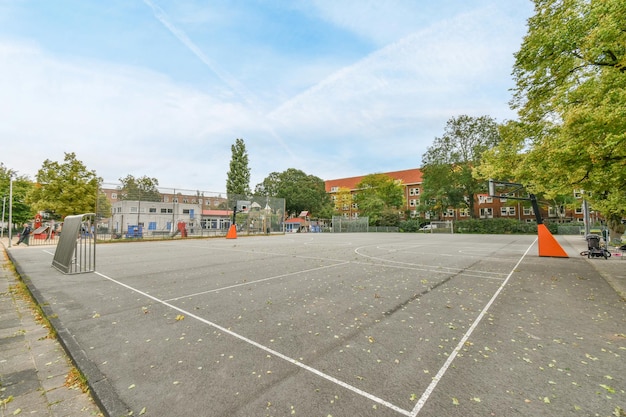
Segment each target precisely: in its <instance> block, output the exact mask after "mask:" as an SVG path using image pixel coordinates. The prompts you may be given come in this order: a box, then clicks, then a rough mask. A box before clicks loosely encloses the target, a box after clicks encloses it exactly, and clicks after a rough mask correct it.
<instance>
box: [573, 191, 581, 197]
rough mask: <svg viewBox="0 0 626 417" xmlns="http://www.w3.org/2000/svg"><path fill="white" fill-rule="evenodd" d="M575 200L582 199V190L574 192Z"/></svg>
mask: <svg viewBox="0 0 626 417" xmlns="http://www.w3.org/2000/svg"><path fill="white" fill-rule="evenodd" d="M574 197H575V198H583V190H574Z"/></svg>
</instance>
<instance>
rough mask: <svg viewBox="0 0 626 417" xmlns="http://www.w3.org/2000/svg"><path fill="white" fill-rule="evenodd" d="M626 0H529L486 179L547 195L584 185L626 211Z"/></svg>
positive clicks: (596, 201) (603, 204)
mask: <svg viewBox="0 0 626 417" xmlns="http://www.w3.org/2000/svg"><path fill="white" fill-rule="evenodd" d="M624 22H626V3H625V2H624V1H623V0H604V1H587V0H535V15H534V16H533V17H531V18H530V19H529V21H528V33H527V35H526V37H525V38H524V41H523V43H522V45H521V47H520V50H519V51H518V52H517V53H516V54H515V65H514V68H513V76H514V78H515V82H516V87H515V89H514V96H513V100H512V103H511V104H512V107H513V108H514V109H516V110H517V111H518V115H519V121H517V122H509V124H508V126H506V128H505V129H504V130H503V132H502V133H503V137H504V139H503V142H502V143H501V145H500V146H499V147H497V148H496V149H493V150H491V151H489V152H487V154H486V155H485V157H484V162H485V164H484V167H481V168H480V175H481V176H482V177H483V178H486V177H488V176H491V177H494V178H504V176H505V175H507V177H506V178H511V179H514V180H515V182H519V183H522V184H525V185H527V186H528V188H529V189H530V190H531V191H532V192H535V193H544V194H545V195H546V196H547V197H548V198H551V197H552V196H554V195H557V194H571V193H572V191H573V190H574V189H579V190H584V193H585V196H586V198H587V199H588V200H589V201H590V202H591V204H592V205H593V208H594V209H595V210H598V211H600V212H602V213H603V214H604V216H605V217H606V218H607V220H609V221H610V222H611V224H619V219H621V218H622V217H623V216H624V215H626V24H625V23H624Z"/></svg>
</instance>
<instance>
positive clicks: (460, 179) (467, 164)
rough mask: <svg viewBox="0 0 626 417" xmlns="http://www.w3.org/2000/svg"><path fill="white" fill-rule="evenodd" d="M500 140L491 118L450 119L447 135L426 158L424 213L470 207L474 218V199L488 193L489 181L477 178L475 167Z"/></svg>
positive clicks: (466, 117)
mask: <svg viewBox="0 0 626 417" xmlns="http://www.w3.org/2000/svg"><path fill="white" fill-rule="evenodd" d="M499 141H500V135H499V133H498V125H497V123H496V122H495V121H494V120H493V119H492V118H490V117H488V116H481V117H470V116H466V115H462V116H459V117H456V118H452V119H450V120H448V122H447V124H446V127H445V132H444V135H443V136H442V137H441V138H435V142H434V144H433V146H431V147H429V148H428V150H427V152H426V153H425V154H424V155H423V156H422V178H423V183H422V188H423V191H422V195H421V202H422V204H421V205H420V210H421V211H429V212H432V213H433V214H435V213H439V214H440V213H441V212H443V211H444V210H446V209H448V208H468V209H469V213H470V215H471V216H473V215H474V196H475V195H476V194H477V193H480V192H484V191H486V185H485V182H484V181H482V180H480V179H476V178H474V176H473V171H474V167H476V166H477V165H478V164H479V163H480V159H481V156H482V154H483V152H485V151H486V150H488V149H491V148H493V147H495V146H496V145H497V144H498V143H499Z"/></svg>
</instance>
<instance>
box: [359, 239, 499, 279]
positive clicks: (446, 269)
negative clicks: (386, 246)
mask: <svg viewBox="0 0 626 417" xmlns="http://www.w3.org/2000/svg"><path fill="white" fill-rule="evenodd" d="M364 248H367V246H361V247H360V248H356V249H355V250H354V252H355V253H356V254H357V255H359V256H362V257H363V258H368V259H373V260H376V261H381V262H383V263H390V264H399V265H406V266H407V267H411V269H421V270H424V271H428V272H435V273H440V274H441V273H444V274H452V273H454V274H458V273H461V274H463V275H470V276H476V277H480V278H492V279H493V278H496V279H504V277H505V275H506V274H503V273H501V272H491V271H471V272H473V273H475V274H478V275H473V274H471V273H469V271H466V270H465V268H453V267H450V266H440V265H426V264H416V263H412V262H402V261H394V260H392V259H386V258H381V257H378V256H372V255H366V254H364V253H361V252H359V251H360V250H361V249H364ZM437 256H439V255H437ZM383 266H391V265H384V264H383ZM483 274H484V275H483ZM485 275H487V276H485ZM490 275H491V276H490Z"/></svg>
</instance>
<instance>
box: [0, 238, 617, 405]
mask: <svg viewBox="0 0 626 417" xmlns="http://www.w3.org/2000/svg"><path fill="white" fill-rule="evenodd" d="M558 239H559V240H560V241H561V242H564V241H565V242H567V243H568V244H569V245H571V246H572V247H573V248H575V249H576V250H577V251H578V252H580V251H583V250H585V249H586V241H585V240H584V239H583V238H582V237H580V236H559V237H558ZM3 243H4V247H6V242H3ZM32 249H34V248H28V247H22V246H19V247H15V246H13V247H12V248H11V251H22V250H32ZM3 252H4V249H3ZM613 254H614V255H613V256H612V257H611V258H609V259H607V260H605V259H603V258H595V259H588V260H587V261H588V262H589V264H590V265H592V266H593V268H594V269H595V270H596V271H597V272H598V274H599V275H600V276H602V277H603V278H604V279H605V280H606V281H607V282H608V283H609V284H610V285H611V287H612V288H613V289H614V290H615V291H616V292H617V293H618V294H619V295H620V296H621V297H622V299H624V300H626V259H624V257H623V256H621V255H624V254H622V253H621V252H619V251H613ZM618 255H620V256H618ZM1 262H2V270H1V271H0V346H1V350H2V356H1V357H0V383H1V386H0V413H1V414H0V416H3V417H4V416H10V415H16V414H15V413H16V412H17V411H18V410H21V411H20V413H19V414H21V415H25V414H37V415H45V416H80V415H86V416H92V415H108V414H103V413H101V412H100V410H99V409H98V407H97V406H96V405H95V404H94V403H93V401H92V400H91V398H90V397H89V395H87V394H83V393H82V392H81V391H79V390H77V389H74V388H68V387H66V386H65V385H66V383H65V377H66V376H67V374H68V373H69V372H70V369H71V365H70V363H69V361H68V360H67V357H66V356H65V353H64V352H63V349H62V348H61V345H60V344H59V343H58V342H56V341H55V340H53V339H50V338H47V337H46V336H47V334H48V330H47V329H46V328H45V327H43V326H42V325H41V324H38V323H37V321H36V320H35V317H34V315H33V314H32V312H31V309H30V306H29V302H30V301H28V300H24V299H22V298H20V297H19V296H17V295H16V294H15V292H13V291H11V290H10V287H11V286H13V285H15V284H17V278H16V276H15V274H14V272H13V269H12V268H10V265H9V263H10V261H9V260H8V259H7V256H6V255H4V254H3V256H2V259H1ZM67 353H68V354H69V356H70V357H73V355H74V354H76V352H71V351H70V352H67Z"/></svg>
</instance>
